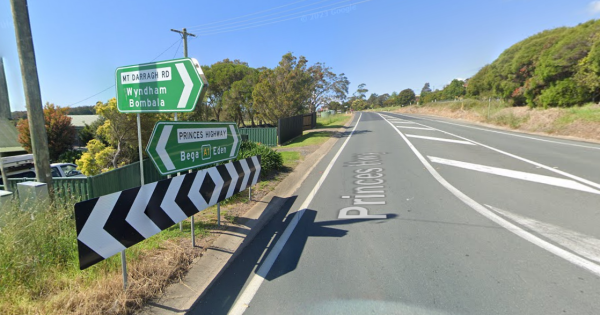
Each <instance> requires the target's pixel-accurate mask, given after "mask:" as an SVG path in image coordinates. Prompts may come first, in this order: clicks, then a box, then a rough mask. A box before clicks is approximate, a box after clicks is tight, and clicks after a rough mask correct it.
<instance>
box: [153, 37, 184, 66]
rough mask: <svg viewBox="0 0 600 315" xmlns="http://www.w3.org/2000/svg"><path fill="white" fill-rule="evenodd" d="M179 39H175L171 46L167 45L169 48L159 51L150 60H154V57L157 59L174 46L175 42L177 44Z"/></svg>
mask: <svg viewBox="0 0 600 315" xmlns="http://www.w3.org/2000/svg"><path fill="white" fill-rule="evenodd" d="M179 41H180V40H179V39H178V40H176V41H175V42H173V44H172V45H171V46H169V48H167V49H165V51H163V52H161V53H160V54H159V55H158V56H156V57H155V58H154V59H152V60H150V61H154V60H156V59H158V57H160V56H162V55H163V54H164V53H166V52H167V51H168V50H169V49H171V48H173V46H175V44H177V43H178V42H179Z"/></svg>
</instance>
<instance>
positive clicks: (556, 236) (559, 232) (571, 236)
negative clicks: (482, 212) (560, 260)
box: [485, 205, 600, 263]
mask: <svg viewBox="0 0 600 315" xmlns="http://www.w3.org/2000/svg"><path fill="white" fill-rule="evenodd" d="M485 206H487V207H488V208H490V209H492V210H494V211H495V212H497V213H500V214H501V215H503V216H504V217H507V218H509V219H511V220H512V221H515V222H517V223H519V224H520V225H522V226H524V227H526V228H528V229H530V230H532V231H534V232H536V233H539V234H541V235H543V236H544V237H546V238H548V239H550V240H552V241H554V242H556V243H558V244H559V245H561V246H562V247H565V248H567V249H569V250H571V251H573V252H575V253H576V254H579V255H580V256H583V257H585V258H587V259H589V260H593V261H596V262H599V263H600V239H597V238H594V237H591V236H588V235H585V234H581V233H578V232H575V231H571V230H568V229H565V228H562V227H559V226H556V225H552V224H549V223H545V222H541V221H537V220H534V219H531V218H528V217H524V216H520V215H518V214H514V213H511V212H508V211H506V210H502V209H498V208H495V207H492V206H490V205H485Z"/></svg>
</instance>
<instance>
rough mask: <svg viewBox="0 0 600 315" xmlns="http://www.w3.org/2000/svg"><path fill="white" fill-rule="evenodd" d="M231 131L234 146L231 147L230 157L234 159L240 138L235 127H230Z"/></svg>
mask: <svg viewBox="0 0 600 315" xmlns="http://www.w3.org/2000/svg"><path fill="white" fill-rule="evenodd" d="M229 129H230V130H231V134H232V135H233V146H232V147H231V153H230V154H229V157H233V155H234V153H235V148H237V144H238V136H237V133H235V128H233V125H229Z"/></svg>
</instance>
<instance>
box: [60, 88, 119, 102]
mask: <svg viewBox="0 0 600 315" xmlns="http://www.w3.org/2000/svg"><path fill="white" fill-rule="evenodd" d="M113 87H115V85H114V84H113V85H111V86H109V87H107V88H106V89H104V90H102V91H100V92H98V93H96V94H94V95H92V96H90V97H86V98H84V99H82V100H81V101H78V102H75V103H73V104H71V105H67V106H68V107H71V106H73V105H75V104H79V103H81V102H83V101H87V100H89V99H90V98H92V97H94V96H96V95H99V94H102V93H104V92H106V91H107V90H108V89H111V88H113Z"/></svg>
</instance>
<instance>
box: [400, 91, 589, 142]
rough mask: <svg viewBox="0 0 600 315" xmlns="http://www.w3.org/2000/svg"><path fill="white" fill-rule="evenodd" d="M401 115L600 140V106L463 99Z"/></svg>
mask: <svg viewBox="0 0 600 315" xmlns="http://www.w3.org/2000/svg"><path fill="white" fill-rule="evenodd" d="M397 111H399V112H404V113H415V114H428V115H438V116H444V117H449V118H456V119H464V120H469V121H475V122H481V123H488V124H493V125H498V126H503V127H507V128H511V129H515V130H521V131H527V132H541V133H547V134H553V135H561V136H574V137H579V138H584V139H590V140H600V132H599V131H600V105H597V104H588V105H584V106H581V107H571V108H552V109H546V110H544V109H530V108H528V107H511V106H508V104H506V103H503V102H500V101H492V102H491V104H490V103H488V102H487V101H478V100H464V101H457V102H437V103H428V104H425V105H422V106H409V107H404V108H401V109H397Z"/></svg>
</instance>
